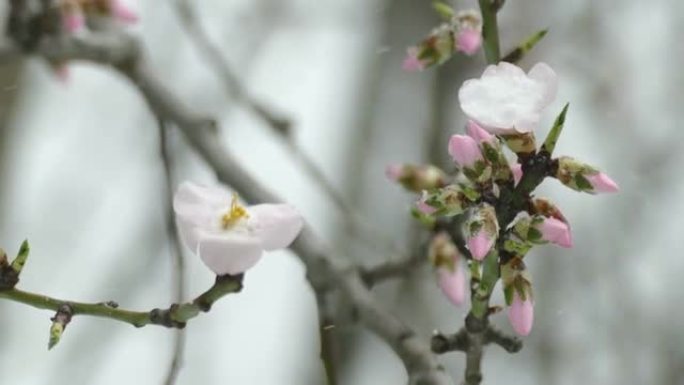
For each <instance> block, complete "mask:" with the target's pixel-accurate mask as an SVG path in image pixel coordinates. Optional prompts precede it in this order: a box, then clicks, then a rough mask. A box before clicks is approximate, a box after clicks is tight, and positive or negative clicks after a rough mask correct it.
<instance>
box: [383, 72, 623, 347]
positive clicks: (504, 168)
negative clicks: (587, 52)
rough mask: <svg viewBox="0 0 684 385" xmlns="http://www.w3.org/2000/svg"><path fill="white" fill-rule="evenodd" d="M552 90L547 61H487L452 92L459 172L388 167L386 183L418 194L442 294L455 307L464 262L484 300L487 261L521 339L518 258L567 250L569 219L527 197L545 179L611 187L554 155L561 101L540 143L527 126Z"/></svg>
mask: <svg viewBox="0 0 684 385" xmlns="http://www.w3.org/2000/svg"><path fill="white" fill-rule="evenodd" d="M556 89H557V77H556V74H555V72H554V71H553V70H552V69H551V68H550V67H549V66H548V65H546V64H544V63H539V64H537V65H535V66H534V67H532V69H531V70H530V71H529V72H528V73H527V74H526V73H525V72H524V71H523V70H522V69H520V68H519V67H517V66H515V65H513V64H509V63H505V62H502V63H500V64H498V65H491V66H489V67H487V69H486V70H485V71H484V73H483V75H482V77H480V78H479V79H472V80H468V81H466V82H465V83H464V84H463V86H462V87H461V89H460V90H459V101H460V105H461V109H462V110H463V112H464V113H465V114H466V116H467V117H468V118H469V121H468V123H467V130H466V135H453V136H452V137H451V139H450V140H449V143H448V151H449V154H450V155H451V158H452V159H453V162H454V164H455V165H456V167H457V171H456V172H455V173H454V174H453V175H449V174H447V173H446V172H444V171H441V170H439V169H436V168H435V167H434V166H423V167H429V169H430V170H431V171H430V173H429V174H430V175H433V177H430V178H427V177H422V178H417V177H416V175H419V174H420V173H418V172H417V171H416V170H421V166H410V167H409V166H404V167H403V168H397V166H393V167H391V168H389V169H388V175H389V176H390V177H391V179H392V180H395V181H398V182H401V183H402V185H403V186H404V187H406V188H407V189H408V190H410V191H413V192H419V193H420V196H419V198H418V200H417V202H416V205H415V208H414V213H416V214H417V216H418V217H420V218H422V219H423V222H424V223H426V224H429V225H430V226H431V228H432V229H433V237H432V241H431V243H430V247H429V251H428V255H429V259H430V261H431V262H432V265H433V266H434V267H435V270H436V271H437V274H438V282H439V286H440V287H441V289H442V291H443V292H444V293H445V295H446V296H447V297H448V299H449V300H450V301H451V302H453V303H454V304H461V303H462V302H463V301H464V299H465V298H464V297H465V294H464V293H465V289H466V279H465V274H464V270H463V269H462V268H461V263H460V261H461V260H463V259H467V260H468V261H469V264H470V269H469V270H470V272H471V281H472V282H471V289H472V290H473V293H472V294H471V295H472V301H473V302H475V301H481V299H480V298H486V300H488V298H489V294H490V292H488V291H491V288H492V287H493V286H494V284H495V282H496V281H494V282H490V283H489V285H488V286H487V287H479V285H480V284H481V277H483V274H486V273H485V270H487V269H486V267H485V265H486V264H487V263H490V264H491V263H493V264H494V266H497V265H498V267H497V270H498V271H500V277H501V279H502V282H503V289H504V294H505V298H506V303H507V305H509V311H508V317H509V320H510V322H511V325H512V327H513V329H514V330H515V331H516V332H517V333H518V334H520V335H527V334H529V333H530V331H531V328H532V321H533V305H534V302H533V294H532V281H531V279H530V276H529V273H528V272H527V271H526V268H525V263H524V258H525V256H526V255H527V253H528V252H529V250H530V249H532V247H534V246H536V245H542V244H548V243H551V244H554V245H557V246H560V247H564V248H569V247H572V234H571V230H570V225H569V223H568V221H567V220H566V219H565V217H564V216H563V214H562V213H561V211H560V210H559V209H558V208H557V207H556V205H555V204H554V203H552V202H551V201H549V200H548V199H543V198H537V197H533V196H532V192H533V190H534V189H535V188H536V187H537V185H539V183H541V181H542V180H543V179H544V178H546V177H553V178H556V179H558V180H559V181H560V182H562V183H563V184H564V185H566V186H568V187H570V188H572V189H574V190H577V191H583V192H588V193H605V192H616V191H617V190H618V186H617V184H616V183H615V182H613V181H612V180H611V179H610V178H609V177H608V176H607V175H605V174H603V173H601V172H599V171H598V170H596V169H595V168H593V167H591V166H589V165H586V164H584V163H581V162H579V161H576V160H574V159H572V158H569V157H559V158H552V153H553V149H554V147H555V143H556V141H557V140H558V137H559V135H560V133H561V130H562V127H563V124H564V119H565V114H566V112H567V106H566V108H565V109H564V110H563V112H562V113H561V114H560V115H559V117H558V118H557V119H556V122H555V124H554V126H553V128H552V129H551V131H550V133H549V136H548V137H547V139H546V140H545V142H544V144H543V145H542V146H541V147H540V148H537V145H536V141H535V137H534V130H535V129H536V128H537V126H538V124H539V120H540V118H541V114H542V111H543V110H544V109H545V108H546V107H547V106H548V105H549V104H550V103H551V102H552V101H553V99H554V98H555V95H556ZM506 149H508V150H510V151H511V152H512V153H514V154H515V155H516V158H517V159H516V161H515V162H511V161H509V157H508V156H507V154H506ZM437 176H438V177H437ZM417 180H421V181H426V180H429V181H430V183H424V182H423V183H418V182H417ZM426 218H427V219H431V220H426ZM456 225H458V226H459V227H456ZM456 239H464V240H465V242H464V245H463V246H464V247H465V249H467V250H468V253H467V254H469V255H461V253H459V251H458V250H459V249H458V248H457V247H456V246H455V244H454V242H455V240H456ZM489 271H491V269H490V270H489ZM496 279H498V277H496ZM482 292H484V295H482V294H483V293H482ZM485 304H486V302H485ZM473 309H475V306H474V307H473Z"/></svg>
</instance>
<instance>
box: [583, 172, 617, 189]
mask: <svg viewBox="0 0 684 385" xmlns="http://www.w3.org/2000/svg"><path fill="white" fill-rule="evenodd" d="M586 179H587V180H588V181H589V183H591V186H592V187H593V188H594V191H593V192H595V193H614V192H618V191H620V187H618V185H617V183H615V181H613V180H612V179H610V177H609V176H608V175H606V174H604V173H602V172H599V173H597V174H594V175H588V176H586Z"/></svg>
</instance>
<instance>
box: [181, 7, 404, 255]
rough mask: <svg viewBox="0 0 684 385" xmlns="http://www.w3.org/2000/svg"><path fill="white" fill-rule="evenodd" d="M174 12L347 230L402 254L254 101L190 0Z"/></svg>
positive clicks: (279, 120)
mask: <svg viewBox="0 0 684 385" xmlns="http://www.w3.org/2000/svg"><path fill="white" fill-rule="evenodd" d="M174 4H175V9H176V12H177V13H178V16H179V18H180V20H181V22H182V25H183V27H184V28H185V30H186V32H187V34H188V35H189V36H190V38H191V39H192V41H193V42H194V43H195V45H196V46H197V48H198V50H199V52H200V54H201V55H202V56H203V57H204V59H205V60H206V62H207V64H208V65H209V67H210V68H212V69H213V70H214V72H215V73H216V74H217V75H218V77H219V79H220V80H221V81H222V83H223V88H224V90H225V91H226V93H227V94H228V95H229V96H231V97H233V98H235V99H236V100H238V101H239V102H241V103H243V104H245V105H246V106H247V107H248V108H249V109H250V110H251V111H252V112H253V113H254V114H255V115H257V116H258V117H259V118H261V120H262V121H264V122H265V123H266V124H267V125H268V126H269V127H270V128H271V129H272V131H273V132H275V133H277V134H278V135H279V137H280V138H281V139H283V140H284V141H285V144H286V145H287V146H288V148H289V150H290V153H291V155H292V157H293V159H294V160H295V161H296V162H297V163H299V166H300V167H301V168H302V169H303V170H304V172H306V173H307V174H308V175H309V177H310V178H311V179H313V181H314V182H316V184H317V185H318V186H319V188H320V189H321V190H322V191H323V192H324V193H325V194H326V195H327V196H328V198H329V199H330V201H331V202H332V203H333V205H335V206H336V207H337V209H338V210H339V212H340V213H341V214H342V217H343V218H344V221H345V231H346V232H347V233H348V234H350V235H353V236H354V237H356V238H357V239H358V240H360V241H362V242H364V244H366V245H368V246H371V247H373V248H374V249H377V250H380V251H383V252H391V253H392V254H397V255H399V254H401V253H400V252H399V251H398V249H397V247H396V246H395V245H394V244H393V243H392V242H391V241H390V240H388V239H387V236H386V235H385V234H383V232H382V231H380V229H378V228H377V227H376V226H372V225H371V224H370V223H369V222H368V221H367V220H366V218H364V216H363V215H362V214H361V213H360V212H359V210H358V209H357V208H356V206H355V205H354V204H352V203H351V202H349V200H348V199H346V198H345V197H344V196H343V195H342V193H340V191H339V190H338V189H337V188H335V186H333V185H332V183H330V181H329V180H328V178H327V177H326V176H325V174H324V173H323V171H322V170H321V169H320V167H319V166H318V165H317V164H316V162H315V161H314V160H313V159H312V158H311V157H310V156H308V155H307V154H306V152H305V151H304V149H303V148H302V147H301V146H299V145H298V144H297V142H296V141H295V140H294V137H293V135H292V122H290V121H289V120H288V119H286V118H284V117H282V116H280V115H279V114H277V113H274V112H273V111H271V110H270V109H269V108H267V107H266V106H264V105H263V104H262V103H260V102H258V101H256V100H254V99H253V98H252V97H251V96H250V95H249V94H248V92H247V89H246V87H245V86H244V85H243V84H242V83H241V82H240V80H239V79H238V77H237V76H236V75H235V72H234V71H233V69H232V68H231V67H230V64H229V63H228V62H227V60H226V59H225V58H224V57H223V55H222V53H221V51H220V50H219V48H218V47H217V46H216V45H215V44H214V43H213V42H212V41H211V39H210V38H209V36H208V35H207V33H206V31H205V30H204V28H202V25H201V24H200V21H199V20H198V18H197V15H196V13H195V11H194V10H193V8H192V6H191V4H190V2H189V1H188V0H174Z"/></svg>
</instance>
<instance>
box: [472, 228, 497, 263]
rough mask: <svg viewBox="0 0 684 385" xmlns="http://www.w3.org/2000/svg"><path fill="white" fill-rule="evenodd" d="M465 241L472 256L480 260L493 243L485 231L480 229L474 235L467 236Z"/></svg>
mask: <svg viewBox="0 0 684 385" xmlns="http://www.w3.org/2000/svg"><path fill="white" fill-rule="evenodd" d="M466 243H467V245H468V250H470V254H471V255H472V256H473V258H474V259H476V260H478V261H482V260H483V259H484V258H485V256H487V253H489V250H490V249H491V248H492V246H493V245H494V240H493V239H492V238H491V237H489V236H487V233H486V232H485V231H482V230H480V231H479V232H478V233H477V234H475V236H474V237H471V238H469V239H468V241H467V242H466Z"/></svg>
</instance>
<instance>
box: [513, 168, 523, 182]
mask: <svg viewBox="0 0 684 385" xmlns="http://www.w3.org/2000/svg"><path fill="white" fill-rule="evenodd" d="M511 173H512V174H513V185H514V186H517V185H518V183H520V179H522V176H523V171H522V165H521V164H520V163H514V164H513V165H511Z"/></svg>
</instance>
